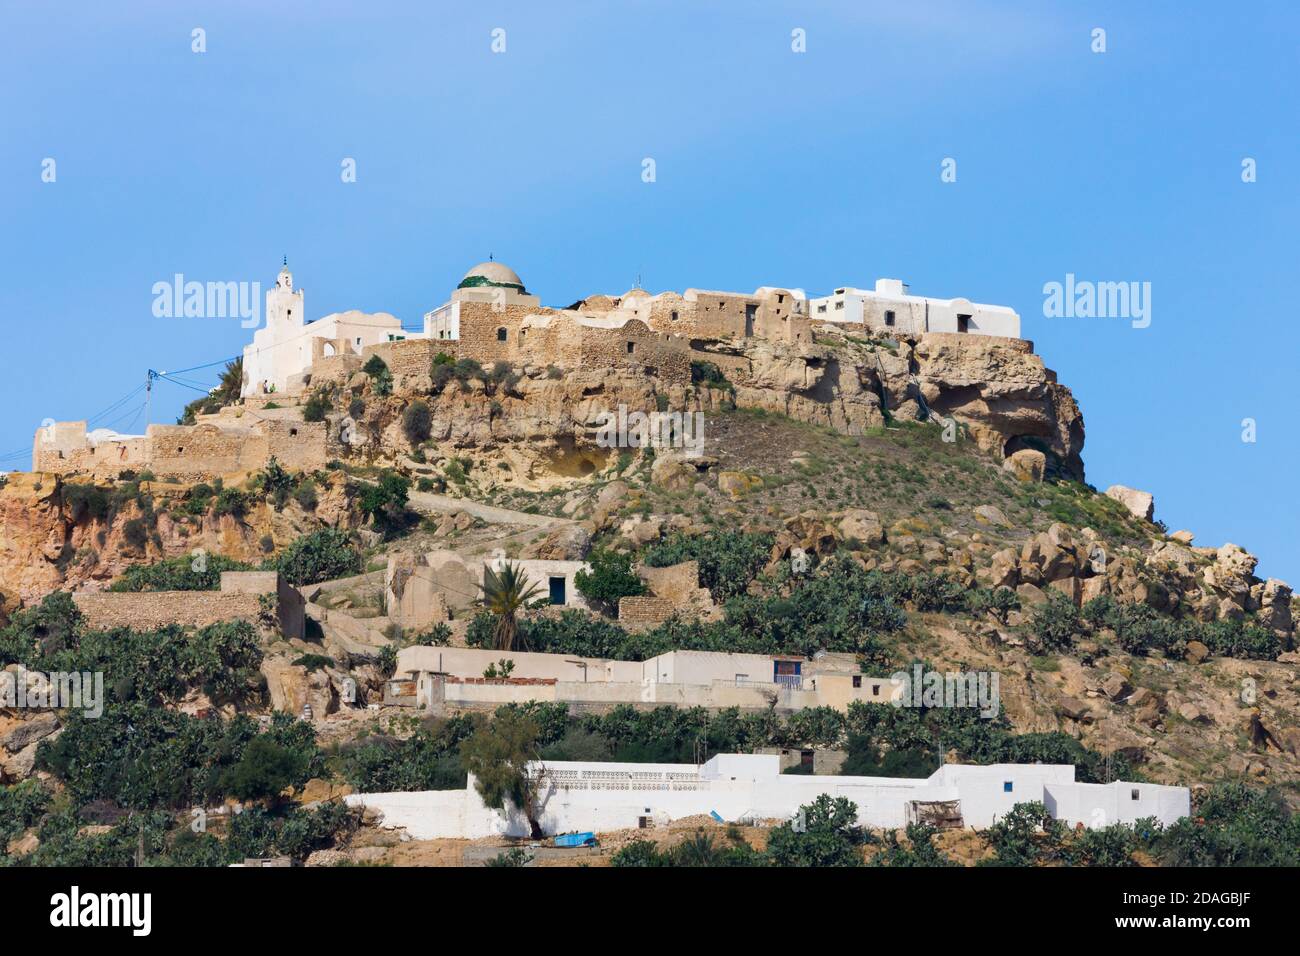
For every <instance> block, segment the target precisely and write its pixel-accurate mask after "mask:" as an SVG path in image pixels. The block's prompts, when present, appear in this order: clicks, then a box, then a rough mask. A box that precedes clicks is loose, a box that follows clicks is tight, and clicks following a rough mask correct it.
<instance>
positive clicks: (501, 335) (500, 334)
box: [497, 329, 506, 342]
mask: <svg viewBox="0 0 1300 956" xmlns="http://www.w3.org/2000/svg"><path fill="white" fill-rule="evenodd" d="M505 340H506V330H505V329H497V341H498V342H504V341H505Z"/></svg>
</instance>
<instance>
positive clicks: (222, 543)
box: [0, 329, 1083, 608]
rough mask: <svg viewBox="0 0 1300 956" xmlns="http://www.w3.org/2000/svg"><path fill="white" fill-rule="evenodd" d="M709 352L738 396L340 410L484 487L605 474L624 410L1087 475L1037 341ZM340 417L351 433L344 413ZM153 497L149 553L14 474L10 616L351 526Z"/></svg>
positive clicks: (617, 378)
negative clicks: (912, 434) (466, 458)
mask: <svg viewBox="0 0 1300 956" xmlns="http://www.w3.org/2000/svg"><path fill="white" fill-rule="evenodd" d="M706 347H707V348H709V349H711V350H712V351H711V352H710V353H709V354H704V355H698V356H697V358H700V359H705V360H707V359H708V358H711V357H712V358H715V359H716V360H717V364H719V365H720V366H721V368H722V369H723V370H724V372H725V374H726V376H727V378H728V381H729V382H730V386H731V387H730V388H707V387H697V386H691V387H682V386H665V385H663V383H661V382H659V381H658V380H657V379H656V378H654V377H650V376H646V375H643V374H640V373H637V372H634V371H631V370H627V369H595V368H588V369H579V370H573V371H567V372H564V373H563V374H558V375H557V373H556V372H555V371H554V370H548V369H543V368H535V367H532V368H524V369H522V370H519V374H518V375H517V377H512V379H511V380H510V381H503V382H497V383H496V384H490V383H488V382H484V381H481V380H478V379H470V380H469V381H467V382H465V383H463V384H462V383H459V382H455V381H453V382H452V383H450V384H449V385H448V386H447V387H445V388H444V389H443V390H442V391H441V392H440V393H439V394H437V395H428V394H421V395H418V396H417V395H405V394H402V395H394V396H386V397H385V396H376V395H373V394H371V385H370V380H369V379H368V378H367V377H366V376H364V375H360V376H357V377H356V379H355V383H349V386H350V387H348V388H344V389H341V391H340V394H339V396H337V398H338V399H339V400H338V401H337V402H336V407H346V406H347V405H348V404H349V403H350V402H349V400H350V399H351V398H353V397H361V398H364V399H365V407H366V411H365V412H364V414H362V415H360V416H358V417H357V419H356V420H355V422H353V423H352V425H351V427H352V428H353V430H354V431H355V434H356V435H357V436H358V441H357V442H356V443H355V444H353V445H351V446H350V448H351V451H352V453H351V455H350V456H348V457H349V460H352V461H355V462H376V463H380V464H392V463H401V462H403V461H405V460H406V455H407V454H408V453H409V452H410V451H411V450H412V448H411V443H410V441H409V440H408V438H407V436H406V435H405V433H404V429H403V424H402V413H403V411H404V409H405V408H406V406H407V405H408V404H409V403H410V402H411V401H413V400H415V399H416V398H419V399H420V400H422V401H424V402H426V403H427V404H428V405H429V407H430V410H431V413H432V433H431V439H432V441H433V442H434V443H435V444H436V446H437V450H438V452H439V453H441V454H442V455H443V456H456V455H458V454H462V453H465V452H469V451H472V452H473V454H474V456H475V458H476V459H477V460H478V461H479V462H480V465H481V467H480V469H479V472H478V477H479V479H480V480H479V485H480V487H492V486H496V485H501V484H509V485H511V486H513V487H516V488H527V489H532V490H546V489H550V488H553V487H557V486H560V485H564V484H568V483H570V482H572V481H574V480H578V479H582V478H584V477H587V476H589V475H593V474H596V473H598V472H600V471H602V470H604V469H605V468H606V467H608V466H609V465H610V464H611V463H612V462H613V461H614V460H615V459H616V458H617V456H618V454H619V451H620V449H618V448H613V449H611V448H608V447H603V446H602V444H601V443H600V441H599V439H600V435H601V427H602V425H604V424H605V423H606V421H607V420H608V419H607V416H609V415H617V414H618V412H619V409H620V408H623V409H625V410H626V411H627V412H629V413H630V412H636V411H642V412H649V411H653V410H655V409H656V408H660V409H667V410H669V411H674V412H694V411H702V412H704V413H706V415H707V413H709V412H710V411H716V410H718V409H720V408H721V407H724V406H729V405H731V404H733V403H734V405H735V406H737V407H740V408H751V409H762V410H766V411H771V412H779V413H781V414H784V415H787V416H789V417H790V418H793V419H795V420H797V421H802V422H808V423H813V424H818V425H824V426H827V427H829V428H832V429H835V430H837V431H840V432H843V433H845V434H850V435H861V434H863V433H865V432H867V431H869V430H871V429H874V428H880V427H883V426H884V425H885V424H886V421H887V418H894V419H901V420H918V419H925V418H928V417H934V416H936V415H937V416H942V417H944V418H951V419H952V420H954V421H955V422H957V423H959V424H960V426H961V427H962V428H964V429H965V430H966V432H967V434H968V436H969V437H970V438H973V439H974V441H975V442H976V443H977V444H978V446H979V447H980V448H981V449H983V450H984V451H986V452H988V453H989V454H991V455H994V456H998V457H1001V456H1005V455H1008V454H1011V453H1012V452H1014V451H1016V450H1017V449H1020V448H1023V447H1025V446H1026V445H1031V444H1037V446H1038V447H1039V448H1041V449H1042V450H1044V451H1047V452H1049V453H1051V454H1053V455H1054V456H1055V457H1056V459H1057V461H1058V463H1059V464H1060V466H1061V468H1062V469H1063V471H1064V472H1065V473H1067V474H1069V475H1072V476H1074V477H1080V478H1081V477H1082V475H1083V462H1082V458H1081V455H1080V453H1081V450H1082V447H1083V417H1082V415H1081V413H1080V412H1079V408H1078V406H1077V405H1076V404H1075V402H1074V399H1073V397H1072V396H1071V395H1070V392H1069V390H1068V389H1067V388H1065V387H1064V386H1061V385H1059V384H1058V383H1057V382H1056V377H1055V374H1054V373H1053V372H1051V371H1050V370H1049V369H1047V368H1046V367H1044V365H1043V362H1042V360H1041V359H1040V358H1039V357H1038V356H1036V355H1034V354H1033V353H1032V352H1030V351H1028V349H1027V347H1026V344H1025V343H1022V342H1018V341H1014V340H1006V339H996V338H991V337H987V336H958V335H925V336H921V337H920V338H918V339H912V340H907V339H903V340H897V341H895V340H884V339H874V340H872V339H865V338H861V337H858V336H855V335H851V334H848V333H845V332H842V331H839V330H836V329H827V330H821V331H819V332H818V340H817V342H816V344H813V345H805V346H796V345H785V344H780V343H773V342H769V341H765V340H759V339H750V340H745V341H743V342H733V343H712V344H711V345H708V346H706ZM331 417H332V423H331V428H332V429H333V430H334V432H335V433H337V432H338V430H339V429H340V428H342V426H343V421H342V420H343V417H344V416H343V413H342V412H338V413H335V414H334V415H333V416H331ZM706 429H707V424H706ZM407 463H408V464H409V462H407ZM147 493H148V494H149V495H151V496H153V497H154V498H155V499H156V504H155V506H154V507H153V511H154V513H156V521H154V520H152V519H151V520H150V521H149V526H150V527H149V532H150V533H149V541H148V542H147V543H146V544H144V545H140V544H139V543H138V536H136V541H137V543H135V544H132V543H131V541H129V540H128V535H127V533H126V526H127V524H128V522H130V521H132V519H136V518H140V517H142V516H144V517H148V516H145V515H143V513H142V512H141V510H140V509H139V508H138V507H135V506H127V507H124V508H120V509H117V510H116V511H115V513H114V514H113V515H112V516H111V518H109V519H107V520H104V519H90V518H85V517H83V518H79V519H74V517H73V516H72V515H71V514H70V513H69V509H68V508H66V507H65V506H64V505H63V503H62V499H61V497H60V494H59V481H58V480H57V479H56V478H54V477H53V476H49V475H46V476H39V475H20V474H15V475H13V476H11V477H10V480H9V482H8V485H7V486H6V487H4V488H3V489H0V594H3V595H6V596H7V600H6V604H5V606H7V607H10V608H12V607H13V606H14V605H15V604H17V603H18V602H24V603H26V602H30V601H32V600H36V599H39V598H40V597H41V596H42V595H44V594H47V593H49V592H50V591H52V590H55V589H57V588H70V589H80V588H85V587H91V588H94V587H98V586H102V585H103V584H105V583H106V582H108V581H110V580H111V579H112V578H113V577H115V576H117V575H118V574H120V573H122V571H123V570H125V568H126V567H128V566H130V565H131V564H134V563H140V562H143V561H153V560H157V559H158V558H160V557H173V556H176V555H179V554H184V553H188V552H190V551H193V550H194V549H196V548H204V549H206V550H208V551H210V552H214V553H221V554H225V555H227V556H230V557H234V558H240V559H245V560H252V559H257V558H260V556H261V555H262V554H263V541H264V539H265V538H267V537H268V536H269V537H270V538H271V539H272V541H273V542H274V543H275V545H276V546H282V545H283V544H284V543H286V542H287V541H288V540H291V539H292V538H293V537H294V536H295V535H296V534H298V533H301V531H302V530H304V529H307V528H309V526H310V527H316V526H319V524H321V523H324V524H337V523H339V522H340V521H345V520H346V518H345V512H346V510H347V508H346V502H344V501H342V500H341V497H340V496H341V495H342V490H341V487H338V488H336V489H335V490H334V491H333V492H332V493H331V494H332V495H333V497H331V496H330V494H327V495H325V496H324V498H323V500H322V503H321V505H320V507H319V508H318V510H317V512H316V513H315V514H313V515H305V514H303V513H302V512H301V509H298V508H297V507H296V506H295V505H293V504H292V503H291V504H290V505H289V506H288V507H286V508H285V509H283V510H282V511H276V510H274V509H273V508H271V507H269V506H268V505H266V504H265V503H258V504H256V505H255V506H254V507H252V508H250V510H249V512H248V513H247V514H246V515H245V516H243V517H242V518H240V519H236V518H234V517H231V516H229V515H227V516H224V517H219V518H218V517H213V516H211V515H204V516H198V517H195V516H184V515H183V514H182V512H181V511H180V509H179V505H180V503H181V501H182V499H183V496H184V493H185V488H184V487H182V486H178V485H168V484H161V483H150V484H149V486H148V488H147Z"/></svg>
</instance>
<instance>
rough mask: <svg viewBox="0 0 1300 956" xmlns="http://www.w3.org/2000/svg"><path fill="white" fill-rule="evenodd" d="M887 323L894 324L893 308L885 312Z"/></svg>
mask: <svg viewBox="0 0 1300 956" xmlns="http://www.w3.org/2000/svg"><path fill="white" fill-rule="evenodd" d="M885 324H886V325H893V324H894V313H893V311H892V310H889V311H886V312H885Z"/></svg>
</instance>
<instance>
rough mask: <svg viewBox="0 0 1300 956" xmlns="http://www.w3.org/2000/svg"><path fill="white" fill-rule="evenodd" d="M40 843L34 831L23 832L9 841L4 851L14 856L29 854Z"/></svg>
mask: <svg viewBox="0 0 1300 956" xmlns="http://www.w3.org/2000/svg"><path fill="white" fill-rule="evenodd" d="M40 845H41V841H40V838H39V837H37V836H36V834H35V833H23V834H20V835H19V836H16V837H14V838H13V839H12V840H10V841H9V844H8V845H7V846H6V847H5V852H6V853H8V854H9V855H10V856H14V857H21V856H31V855H32V854H33V853H35V852H36V850H37V849H38V848H39V847H40Z"/></svg>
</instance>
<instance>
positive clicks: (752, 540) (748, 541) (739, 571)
mask: <svg viewBox="0 0 1300 956" xmlns="http://www.w3.org/2000/svg"><path fill="white" fill-rule="evenodd" d="M774 540H775V539H774V538H773V536H772V535H770V534H750V533H746V532H743V531H715V532H711V533H709V534H705V535H698V536H695V537H690V536H687V535H683V534H681V533H676V534H673V535H670V536H669V537H668V538H666V539H664V540H663V541H661V542H659V543H657V544H653V545H651V546H650V547H649V548H647V549H646V550H645V553H644V554H643V555H642V560H643V561H644V562H645V563H646V565H647V566H649V567H652V568H665V567H669V566H670V565H674V564H680V563H681V562H683V561H698V562H699V565H700V585H701V586H702V587H706V588H708V589H709V592H710V593H711V594H712V595H713V598H714V600H716V601H725V600H726V599H727V598H729V597H731V596H732V595H735V594H743V593H744V592H745V590H746V589H747V588H748V587H749V583H750V582H751V581H753V580H754V577H755V576H756V575H757V574H758V572H759V571H760V570H761V569H762V568H763V566H764V565H765V564H767V560H768V557H769V555H770V553H771V550H772V543H773V541H774Z"/></svg>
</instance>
